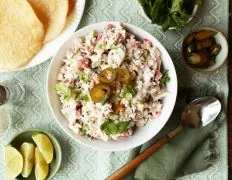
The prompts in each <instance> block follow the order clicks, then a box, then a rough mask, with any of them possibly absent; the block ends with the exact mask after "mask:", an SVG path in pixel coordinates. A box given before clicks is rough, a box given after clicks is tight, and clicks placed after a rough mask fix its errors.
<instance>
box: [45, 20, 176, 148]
mask: <svg viewBox="0 0 232 180" xmlns="http://www.w3.org/2000/svg"><path fill="white" fill-rule="evenodd" d="M109 23H110V24H115V23H117V22H102V23H97V24H92V25H89V26H86V27H84V28H82V29H80V30H78V31H77V32H76V33H75V34H74V35H73V36H72V37H70V38H69V39H68V40H67V41H66V42H65V43H64V44H63V46H61V48H60V50H59V51H58V53H57V54H56V55H55V56H54V57H53V59H52V61H51V64H50V68H49V71H48V77H47V96H48V101H49V106H50V109H51V111H52V113H53V115H54V117H55V119H56V121H57V122H58V124H59V125H60V126H61V127H62V129H63V130H64V131H65V132H66V133H67V134H68V135H69V136H71V137H73V138H74V139H75V140H77V141H78V142H80V143H82V144H84V145H86V146H88V147H91V148H94V149H98V150H103V151H122V150H127V149H131V148H134V147H137V146H139V145H141V144H143V143H145V142H147V141H148V140H150V139H151V138H152V137H154V136H155V135H156V134H157V133H158V132H159V131H160V130H161V129H162V127H163V126H164V125H165V123H166V122H167V121H168V119H169V117H170V115H171V113H172V110H173V108H174V105H175V102H176V95H177V77H176V71H175V68H174V65H173V62H172V59H171V57H170V56H169V54H168V52H167V51H166V49H165V48H164V47H163V45H162V44H161V43H160V42H159V41H158V40H157V39H156V38H155V37H153V36H152V35H151V34H149V33H148V32H146V31H144V30H143V29H140V28H138V27H136V26H134V25H130V24H125V23H124V25H125V26H126V28H127V29H128V31H129V32H131V33H133V34H135V36H136V38H138V39H144V38H146V39H149V40H150V41H152V42H153V43H154V44H155V45H156V46H157V47H158V48H159V50H160V52H161V57H162V62H163V66H164V68H165V69H168V70H169V76H170V78H171V80H170V82H169V83H168V84H167V89H168V91H169V93H170V94H169V95H168V96H167V97H165V98H164V105H163V109H162V112H161V115H160V117H159V118H158V119H152V120H151V121H149V122H148V123H147V124H146V125H145V126H144V127H140V128H138V129H136V131H135V133H134V134H133V135H132V136H131V137H129V138H127V139H123V140H118V141H113V140H109V141H107V142H105V141H102V140H89V139H88V138H86V137H83V136H80V135H76V134H75V133H74V132H73V131H72V130H71V129H69V127H68V121H67V120H66V119H65V117H64V116H63V115H62V114H61V111H60V110H61V103H60V99H59V96H58V95H57V93H56V90H55V86H56V83H57V75H58V72H59V70H60V68H61V66H62V65H63V61H62V60H63V57H64V56H65V54H66V52H67V51H68V50H69V49H70V48H71V47H73V46H74V42H73V41H74V38H75V37H76V36H84V35H86V34H88V33H90V32H91V31H93V30H97V31H103V29H104V26H105V25H106V24H109Z"/></svg>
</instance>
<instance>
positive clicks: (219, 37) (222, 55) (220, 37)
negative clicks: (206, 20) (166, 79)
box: [182, 27, 229, 72]
mask: <svg viewBox="0 0 232 180" xmlns="http://www.w3.org/2000/svg"><path fill="white" fill-rule="evenodd" d="M202 30H209V31H214V32H216V35H215V36H214V38H215V41H216V43H217V44H219V45H220V46H221V51H220V52H219V54H218V55H217V56H216V59H215V64H214V65H212V66H209V67H208V68H194V67H191V66H190V65H189V64H188V63H187V60H186V58H185V56H184V42H185V40H186V38H187V37H188V35H189V34H190V33H193V32H197V31H202ZM190 33H189V34H188V35H187V36H185V38H184V40H183V42H182V59H183V60H184V63H185V65H186V66H187V67H189V68H190V69H193V70H195V71H198V72H211V71H214V70H217V69H218V68H220V67H221V66H222V65H223V64H224V63H225V61H226V60H227V57H228V53H229V46H228V42H227V39H226V37H225V35H224V34H223V33H222V32H221V31H220V30H218V29H216V28H214V27H198V28H197V29H195V30H193V31H191V32H190Z"/></svg>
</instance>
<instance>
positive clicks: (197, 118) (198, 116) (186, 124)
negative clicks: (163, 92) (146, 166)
mask: <svg viewBox="0 0 232 180" xmlns="http://www.w3.org/2000/svg"><path fill="white" fill-rule="evenodd" d="M220 111H221V103H220V101H219V100H218V99H217V98H215V97H212V96H206V97H201V98H198V99H195V100H194V101H192V102H190V103H189V104H188V105H187V106H186V107H185V108H184V110H183V112H182V114H181V121H180V125H179V126H178V127H177V128H175V129H174V130H173V131H171V132H169V133H168V134H167V135H166V136H164V137H162V138H161V139H160V140H158V141H157V142H155V143H154V144H153V145H152V146H150V147H149V148H147V149H146V150H145V151H143V152H142V153H141V154H139V155H138V156H137V157H135V158H134V159H133V160H132V161H130V162H129V163H127V164H126V165H125V166H123V167H122V168H121V169H119V170H117V171H116V172H115V173H113V174H112V175H111V176H109V177H108V178H106V179H107V180H117V179H123V177H124V176H125V175H127V174H128V173H129V172H131V171H132V170H134V169H135V168H136V167H137V166H138V165H139V164H141V163H142V162H143V161H144V160H146V159H147V158H148V157H149V156H151V155H152V154H153V153H155V152H156V151H157V150H158V149H160V148H161V147H162V146H163V145H165V144H166V143H167V142H168V141H170V139H172V138H173V137H174V136H176V135H177V134H179V133H180V132H181V131H182V130H183V129H184V128H201V127H203V126H206V125H208V124H209V123H211V122H212V121H214V120H215V119H216V117H217V116H218V114H219V113H220Z"/></svg>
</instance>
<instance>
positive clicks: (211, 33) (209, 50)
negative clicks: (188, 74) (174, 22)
mask: <svg viewBox="0 0 232 180" xmlns="http://www.w3.org/2000/svg"><path fill="white" fill-rule="evenodd" d="M182 55H183V60H184V62H185V64H186V65H187V66H188V67H190V68H191V69H194V70H197V71H200V72H209V71H213V70H216V69H218V68H219V67H220V66H221V65H223V63H224V62H225V60H226V59H227V56H228V43H227V40H226V37H225V36H224V34H223V33H222V32H221V31H219V30H218V29H215V28H212V27H203V28H199V29H197V30H194V31H192V32H190V33H189V34H188V35H187V36H186V37H185V38H184V40H183V44H182Z"/></svg>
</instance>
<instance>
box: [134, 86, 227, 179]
mask: <svg viewBox="0 0 232 180" xmlns="http://www.w3.org/2000/svg"><path fill="white" fill-rule="evenodd" d="M186 92H189V91H185V92H183V91H181V93H179V98H178V99H177V103H176V105H177V106H176V108H175V109H174V111H173V112H174V113H173V115H172V116H171V118H170V120H169V122H168V124H167V125H166V127H164V128H163V130H162V132H161V133H160V134H159V135H158V136H157V137H156V138H154V139H152V140H150V141H149V142H148V143H146V144H144V145H143V146H142V148H141V150H140V152H142V151H143V150H144V149H146V148H147V147H149V146H150V145H151V144H152V143H154V142H155V141H157V139H159V138H160V137H162V136H163V135H165V133H166V132H168V131H170V130H171V129H172V128H174V127H175V126H176V125H177V124H178V121H179V119H180V114H181V111H182V109H183V107H184V105H185V104H186V103H187V102H188V101H189V99H194V96H195V97H197V96H196V94H197V92H194V93H192V94H191V93H190V96H191V98H189V97H183V94H186ZM198 93H199V94H200V96H202V95H215V93H213V92H210V91H209V90H201V89H199V90H198ZM193 94H195V95H193ZM200 96H199V97H200ZM185 99H188V100H187V102H185V101H184V100H185ZM219 99H221V98H219ZM223 113H224V111H223V112H222V113H221V114H220V116H219V117H218V118H217V120H216V121H215V122H213V123H211V124H209V125H207V126H206V127H203V128H201V129H185V130H184V131H183V132H181V133H180V134H179V135H177V136H176V137H175V138H174V139H173V140H171V141H170V142H169V143H167V144H166V145H165V146H164V147H163V148H161V149H160V150H159V151H157V152H156V153H155V154H153V155H152V156H151V157H150V158H148V159H147V160H146V161H145V162H144V163H142V164H141V165H140V166H139V167H138V168H137V169H136V171H135V175H134V178H135V179H146V180H148V179H158V180H166V179H176V178H177V177H181V176H184V175H189V174H193V173H197V172H199V171H203V170H205V169H207V168H208V167H209V166H210V165H211V164H213V162H214V160H215V159H216V158H217V155H218V151H217V146H216V144H215V141H214V140H215V138H216V137H217V135H216V130H217V128H218V126H220V122H222V121H223Z"/></svg>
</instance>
